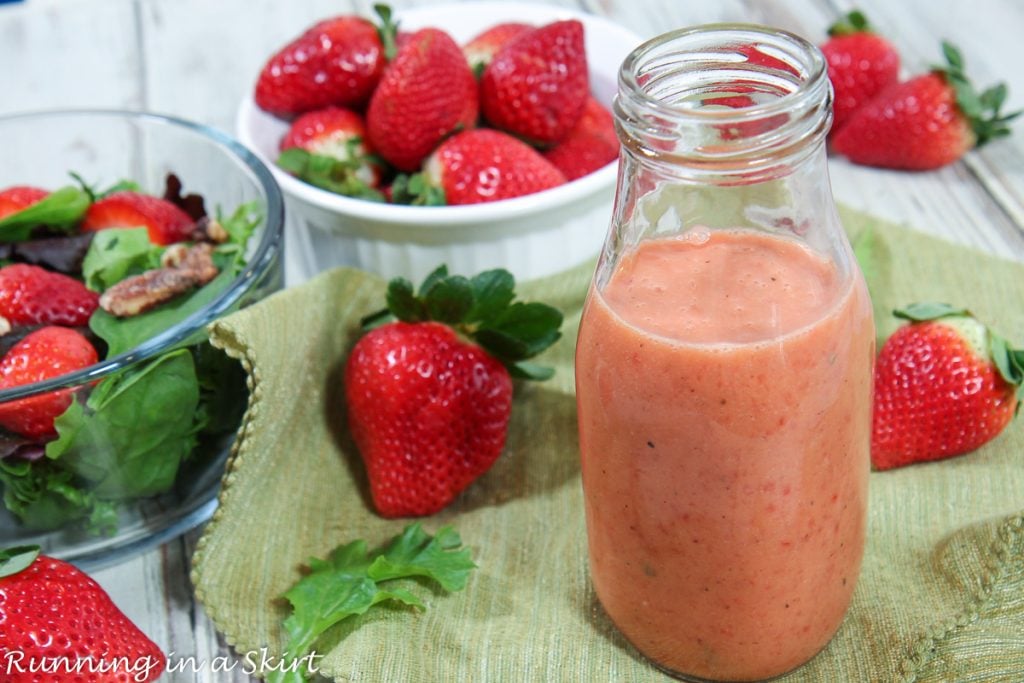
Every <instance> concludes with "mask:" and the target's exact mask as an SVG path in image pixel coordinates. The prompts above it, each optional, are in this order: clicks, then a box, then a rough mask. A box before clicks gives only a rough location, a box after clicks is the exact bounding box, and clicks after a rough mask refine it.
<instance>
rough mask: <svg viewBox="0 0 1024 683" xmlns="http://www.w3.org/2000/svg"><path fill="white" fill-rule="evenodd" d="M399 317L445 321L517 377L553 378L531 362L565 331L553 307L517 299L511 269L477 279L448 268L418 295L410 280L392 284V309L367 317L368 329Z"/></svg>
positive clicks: (428, 281) (437, 272)
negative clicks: (458, 273)
mask: <svg viewBox="0 0 1024 683" xmlns="http://www.w3.org/2000/svg"><path fill="white" fill-rule="evenodd" d="M395 318H397V319H398V320H401V321H403V322H409V323H417V322H425V321H428V320H432V321H435V322H440V323H444V324H446V325H448V326H450V327H452V328H453V329H455V330H456V331H457V332H459V333H460V334H462V335H463V336H465V337H467V338H469V339H472V340H473V341H474V342H476V343H477V344H479V345H480V346H481V347H482V348H483V349H484V350H485V351H487V353H489V354H490V355H491V356H493V357H494V358H495V359H496V360H498V361H500V362H501V363H502V364H503V365H504V366H505V367H506V368H507V369H508V371H509V373H510V374H511V375H512V376H513V377H518V378H521V379H535V380H544V379H548V378H549V377H551V376H552V375H553V374H554V370H553V369H552V368H550V367H545V366H541V365H537V364H535V363H528V362H526V361H527V360H528V359H530V358H533V357H534V356H536V355H537V354H539V353H541V352H542V351H544V350H545V349H547V348H548V347H550V346H551V345H552V344H554V343H555V342H556V341H558V340H559V339H560V338H561V336H562V333H561V332H560V331H559V328H560V327H561V326H562V313H561V312H560V311H559V310H558V309H556V308H553V307H551V306H548V305H546V304H542V303H536V302H522V301H516V300H515V278H514V277H513V276H512V274H511V273H509V272H508V271H507V270H504V269H501V268H498V269H495V270H487V271H484V272H482V273H480V274H478V275H476V276H475V277H473V278H466V277H463V276H461V275H450V274H449V273H448V267H447V266H443V265H442V266H440V267H438V268H437V269H435V270H434V271H433V272H432V273H430V274H429V275H428V276H427V278H426V279H425V280H424V281H423V284H422V285H420V288H419V290H418V291H416V290H415V289H414V288H413V285H412V283H411V282H409V281H408V280H406V279H405V278H395V279H394V280H392V281H391V282H390V283H389V285H388V291H387V309H385V310H383V311H378V312H376V313H372V314H371V315H368V316H366V317H365V318H363V320H362V325H363V327H364V328H366V329H369V328H371V327H376V326H378V325H381V324H383V323H385V322H387V321H389V320H392V319H395Z"/></svg>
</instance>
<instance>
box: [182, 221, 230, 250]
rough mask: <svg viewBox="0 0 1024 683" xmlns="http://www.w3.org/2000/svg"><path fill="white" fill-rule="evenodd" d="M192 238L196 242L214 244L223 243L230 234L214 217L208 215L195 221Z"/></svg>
mask: <svg viewBox="0 0 1024 683" xmlns="http://www.w3.org/2000/svg"><path fill="white" fill-rule="evenodd" d="M192 239H193V240H194V241H196V242H213V243H214V244H224V243H225V242H227V241H228V240H229V239H231V235H229V234H228V231H227V230H225V229H224V226H223V225H221V224H220V223H219V222H218V221H217V219H216V218H210V217H209V216H203V217H202V218H200V219H199V220H197V221H196V227H195V228H193V229H192Z"/></svg>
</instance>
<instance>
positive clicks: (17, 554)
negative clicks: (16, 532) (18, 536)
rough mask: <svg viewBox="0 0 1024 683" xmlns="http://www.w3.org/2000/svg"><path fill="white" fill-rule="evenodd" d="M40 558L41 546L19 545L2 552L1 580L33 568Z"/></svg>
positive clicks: (0, 557)
mask: <svg viewBox="0 0 1024 683" xmlns="http://www.w3.org/2000/svg"><path fill="white" fill-rule="evenodd" d="M37 557H39V546H37V545H19V546H16V547H14V548H5V549H3V550H0V578H3V577H5V576H14V575H15V574H17V573H18V572H20V571H24V570H25V569H28V568H29V567H31V566H32V563H33V562H35V561H36V558H37Z"/></svg>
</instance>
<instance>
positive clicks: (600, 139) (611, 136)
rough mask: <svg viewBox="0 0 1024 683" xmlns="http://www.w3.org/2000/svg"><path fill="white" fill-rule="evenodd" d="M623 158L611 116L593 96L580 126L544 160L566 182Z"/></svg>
mask: <svg viewBox="0 0 1024 683" xmlns="http://www.w3.org/2000/svg"><path fill="white" fill-rule="evenodd" d="M618 157H619V138H618V136H617V135H616V134H615V122H614V121H613V120H612V115H611V113H610V112H609V111H608V110H607V109H605V108H604V107H603V106H601V103H600V102H598V101H597V100H595V99H594V98H593V97H588V98H587V106H586V107H585V108H584V109H583V115H582V116H580V120H579V121H578V122H577V123H576V126H575V127H574V128H573V129H572V130H571V131H569V135H567V136H566V138H565V139H564V140H562V141H561V142H560V143H558V144H557V145H555V146H554V147H552V148H551V149H549V150H546V151H545V152H544V158H545V159H547V160H548V161H550V162H551V163H552V164H554V166H555V167H556V168H557V169H558V170H560V171H561V172H562V174H563V175H564V176H565V178H566V180H576V179H577V178H582V177H583V176H585V175H587V174H588V173H593V172H594V171H596V170H597V169H599V168H602V167H604V166H607V165H608V164H610V163H611V162H613V161H615V160H616V159H617V158H618Z"/></svg>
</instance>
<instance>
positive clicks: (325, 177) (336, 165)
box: [277, 107, 383, 200]
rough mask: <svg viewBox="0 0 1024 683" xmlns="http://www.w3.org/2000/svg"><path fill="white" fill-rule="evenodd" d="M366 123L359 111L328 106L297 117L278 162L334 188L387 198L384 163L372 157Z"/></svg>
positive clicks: (298, 174) (304, 177)
mask: <svg viewBox="0 0 1024 683" xmlns="http://www.w3.org/2000/svg"><path fill="white" fill-rule="evenodd" d="M372 153H373V150H372V149H371V148H370V146H369V142H367V140H366V126H365V125H364V123H363V119H362V117H361V116H359V114H357V113H356V112H354V111H352V110H350V109H344V108H342V107H328V108H326V109H318V110H316V111H311V112H307V113H305V114H303V115H302V116H300V117H298V118H297V119H295V121H294V122H293V123H292V125H291V127H290V128H289V129H288V132H287V133H286V134H285V136H284V138H282V140H281V156H280V157H279V158H278V160H277V164H278V166H280V167H281V168H283V169H284V170H286V171H288V172H289V173H291V174H292V175H294V176H296V177H298V178H300V179H302V180H305V181H306V182H307V183H310V184H312V185H315V186H317V187H320V188H323V189H325V190H328V191H330V192H336V193H338V194H342V195H346V196H349V197H362V198H364V199H377V200H380V199H383V196H382V195H381V193H380V192H378V191H377V190H376V189H375V188H377V187H378V186H379V185H380V179H381V168H380V164H378V163H375V162H374V161H373V160H372V156H371V155H372Z"/></svg>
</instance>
